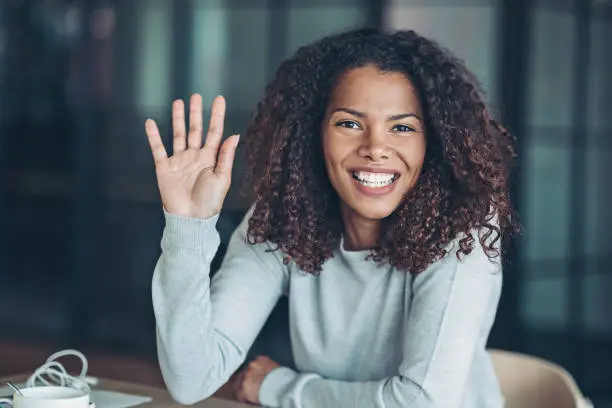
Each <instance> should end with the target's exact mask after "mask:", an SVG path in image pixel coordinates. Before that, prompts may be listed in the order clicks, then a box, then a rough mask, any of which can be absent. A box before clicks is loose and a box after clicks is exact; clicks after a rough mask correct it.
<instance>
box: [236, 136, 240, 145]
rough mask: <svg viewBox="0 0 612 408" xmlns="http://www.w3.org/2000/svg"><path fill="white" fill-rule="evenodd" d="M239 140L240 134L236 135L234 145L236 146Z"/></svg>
mask: <svg viewBox="0 0 612 408" xmlns="http://www.w3.org/2000/svg"><path fill="white" fill-rule="evenodd" d="M239 141H240V135H236V146H238V142H239Z"/></svg>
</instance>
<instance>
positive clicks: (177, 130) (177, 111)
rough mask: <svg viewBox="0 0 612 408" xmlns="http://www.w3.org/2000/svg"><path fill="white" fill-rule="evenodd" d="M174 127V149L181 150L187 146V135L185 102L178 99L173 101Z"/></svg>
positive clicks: (175, 150)
mask: <svg viewBox="0 0 612 408" xmlns="http://www.w3.org/2000/svg"><path fill="white" fill-rule="evenodd" d="M172 129H173V131H174V139H173V146H172V148H173V150H174V152H180V151H183V150H185V148H186V147H187V140H186V135H185V103H184V102H183V100H182V99H177V100H176V101H174V103H172Z"/></svg>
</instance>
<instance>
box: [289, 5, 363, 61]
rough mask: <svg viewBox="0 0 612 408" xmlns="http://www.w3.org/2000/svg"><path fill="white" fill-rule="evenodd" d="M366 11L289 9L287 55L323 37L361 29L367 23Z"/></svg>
mask: <svg viewBox="0 0 612 408" xmlns="http://www.w3.org/2000/svg"><path fill="white" fill-rule="evenodd" d="M366 11H367V10H366V9H363V8H359V7H354V6H353V7H295V8H291V10H290V11H289V44H288V46H289V49H288V54H289V55H291V54H293V53H294V52H295V51H296V50H297V49H298V48H299V47H301V46H303V45H306V44H309V43H311V42H313V41H316V40H318V39H320V38H321V37H324V36H325V35H328V34H332V33H337V32H342V31H345V30H348V29H351V28H359V27H362V26H363V25H364V24H365V23H366V21H367V14H366ZM314 22H316V24H315V23H314Z"/></svg>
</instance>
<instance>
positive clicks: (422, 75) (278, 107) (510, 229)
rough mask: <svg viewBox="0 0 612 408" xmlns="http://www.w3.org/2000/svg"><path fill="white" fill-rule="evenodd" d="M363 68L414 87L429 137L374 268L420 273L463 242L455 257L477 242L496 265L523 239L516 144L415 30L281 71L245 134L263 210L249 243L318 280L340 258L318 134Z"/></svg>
mask: <svg viewBox="0 0 612 408" xmlns="http://www.w3.org/2000/svg"><path fill="white" fill-rule="evenodd" d="M366 65H373V66H376V67H377V68H378V69H380V71H381V72H399V73H403V74H404V75H406V77H407V78H409V80H410V81H411V82H412V84H413V86H414V87H415V88H416V89H417V93H418V94H419V97H420V100H421V104H422V107H423V111H424V115H425V118H424V121H425V128H426V131H427V132H426V133H427V148H426V153H425V163H424V166H423V170H422V173H421V175H420V177H419V180H418V181H417V184H416V186H415V187H414V188H413V189H412V190H411V191H410V192H409V193H408V194H407V196H406V197H405V199H404V200H403V202H402V203H401V204H400V205H399V207H398V208H397V209H396V210H395V211H394V212H393V213H392V214H391V215H390V216H388V217H387V218H385V219H383V220H382V222H381V230H380V231H381V232H380V236H379V237H378V241H377V245H376V247H375V248H372V250H371V253H370V256H369V258H370V259H374V260H375V261H376V262H378V263H380V264H383V263H385V262H388V263H389V264H390V265H392V266H393V267H395V268H397V269H399V270H402V271H406V272H410V273H412V274H418V273H419V272H422V271H423V270H425V269H426V268H427V267H428V266H429V265H431V264H432V263H433V262H435V261H436V260H438V259H440V258H441V257H443V256H444V255H446V253H447V251H448V244H449V243H450V242H451V241H453V240H454V239H456V238H458V237H461V238H460V239H459V247H458V249H457V256H458V257H459V256H460V254H469V253H470V252H471V251H472V249H473V247H474V243H475V239H476V237H474V234H473V232H474V231H478V233H477V234H476V235H478V239H479V240H480V244H481V245H482V247H483V249H484V251H485V253H486V254H487V256H488V257H489V258H494V257H497V256H500V255H501V252H502V249H501V248H502V246H501V245H499V242H498V241H499V240H500V238H501V237H502V236H504V237H505V236H506V235H514V234H515V233H516V232H518V224H517V221H516V217H515V214H514V210H513V208H512V205H511V201H510V194H509V178H510V170H511V167H512V163H513V160H514V157H515V153H514V147H513V146H514V142H515V140H514V137H513V135H511V134H510V133H509V132H508V130H507V129H506V128H504V127H503V126H502V125H501V124H500V123H499V122H498V121H497V120H496V119H495V118H493V116H492V115H491V113H490V111H489V110H488V109H487V107H486V105H485V101H484V96H483V91H482V88H481V86H480V85H479V83H478V81H477V79H476V78H475V76H474V75H473V74H472V73H471V72H470V71H469V70H468V69H467V68H466V66H465V64H464V63H463V62H462V61H461V60H459V59H457V58H456V57H454V56H452V55H451V54H450V53H449V52H448V51H447V50H445V49H443V48H442V47H441V46H439V45H438V44H436V43H435V42H434V41H432V40H429V39H427V38H424V37H422V36H420V35H418V34H417V33H415V32H414V31H397V32H392V33H387V32H384V31H381V30H376V29H361V30H355V31H350V32H345V33H342V34H336V35H333V36H329V37H325V38H323V39H321V40H319V41H317V42H315V43H313V44H311V45H308V46H305V47H302V48H300V49H299V50H298V51H297V52H296V53H295V55H294V56H293V57H291V58H290V59H288V60H286V61H285V62H283V63H282V64H281V66H280V67H279V68H278V70H277V72H276V77H275V78H274V80H273V81H272V82H271V83H270V84H268V85H267V87H266V89H265V95H264V97H263V99H262V101H261V102H260V103H259V104H258V106H257V109H256V112H255V115H254V117H253V120H252V121H251V123H250V125H249V126H248V128H247V131H246V135H245V136H246V137H245V139H246V141H245V144H246V150H247V163H248V170H249V171H248V174H247V182H246V183H247V186H250V187H252V188H254V193H255V200H256V202H255V208H254V212H253V214H252V217H251V218H250V220H249V228H248V240H249V242H250V243H251V244H255V243H264V242H269V243H271V244H273V248H274V249H273V250H280V251H282V253H283V256H284V260H285V263H288V262H289V261H293V262H295V264H296V265H297V266H298V267H299V268H300V269H301V270H303V271H305V272H308V273H313V274H318V273H319V272H320V271H321V270H322V266H323V263H324V262H325V261H326V260H327V259H329V258H330V257H332V256H333V252H334V249H337V248H338V245H339V243H340V239H341V236H342V233H343V230H344V228H343V224H342V218H341V216H340V202H339V200H340V199H339V197H338V195H337V193H336V191H335V190H334V188H333V187H332V185H331V183H330V181H329V178H328V175H327V172H326V168H325V164H324V157H323V149H322V140H321V123H322V120H323V117H324V114H325V110H326V107H327V104H328V101H329V98H330V95H331V93H332V91H333V89H334V87H335V85H336V84H337V83H338V81H339V79H340V78H341V76H342V75H343V74H344V73H346V72H347V71H349V70H351V69H354V68H358V67H363V66H366Z"/></svg>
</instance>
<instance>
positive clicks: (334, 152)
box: [322, 65, 425, 220]
mask: <svg viewBox="0 0 612 408" xmlns="http://www.w3.org/2000/svg"><path fill="white" fill-rule="evenodd" d="M322 137H323V154H324V157H325V165H326V167H327V174H328V175H329V179H330V181H331V184H332V185H333V186H334V189H335V190H336V191H337V192H338V195H339V196H340V198H341V199H342V205H343V207H344V208H343V210H349V211H351V210H352V211H351V212H354V213H356V215H359V216H361V217H364V218H366V219H370V220H380V219H382V218H385V217H387V216H389V215H390V214H391V213H392V212H393V211H394V210H395V209H396V208H397V207H398V206H399V205H400V203H401V202H402V201H403V199H404V197H405V196H406V194H407V193H408V192H409V191H410V190H411V189H412V188H413V187H414V186H415V184H416V182H417V180H418V178H419V175H420V173H421V169H422V167H423V161H424V159H425V127H424V123H423V113H422V110H421V104H420V102H419V98H418V95H417V92H416V90H415V89H414V87H413V86H412V83H411V82H410V81H409V80H408V78H407V77H406V76H405V75H404V74H401V73H396V72H381V71H380V70H379V69H378V68H376V67H374V66H372V65H367V66H364V67H361V68H356V69H353V70H350V71H348V72H347V73H345V75H344V76H343V77H342V78H341V79H340V81H339V83H338V84H337V86H336V88H335V89H334V91H333V93H332V95H331V98H330V102H329V105H328V106H327V110H326V113H325V118H324V120H323V124H322Z"/></svg>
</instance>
